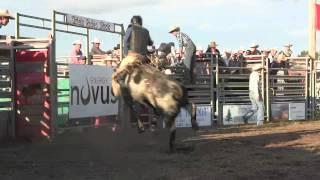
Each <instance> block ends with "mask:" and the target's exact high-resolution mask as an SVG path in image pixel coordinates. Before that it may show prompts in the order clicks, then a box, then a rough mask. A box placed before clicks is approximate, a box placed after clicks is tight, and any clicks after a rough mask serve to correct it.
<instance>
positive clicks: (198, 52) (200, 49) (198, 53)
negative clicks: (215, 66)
mask: <svg viewBox="0 0 320 180" xmlns="http://www.w3.org/2000/svg"><path fill="white" fill-rule="evenodd" d="M196 56H197V58H203V57H204V52H203V48H202V47H201V46H197V51H196Z"/></svg>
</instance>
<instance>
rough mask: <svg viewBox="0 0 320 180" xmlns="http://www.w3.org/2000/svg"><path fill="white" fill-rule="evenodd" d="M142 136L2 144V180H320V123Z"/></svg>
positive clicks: (91, 135)
mask: <svg viewBox="0 0 320 180" xmlns="http://www.w3.org/2000/svg"><path fill="white" fill-rule="evenodd" d="M177 135H178V139H177V140H178V147H180V148H181V147H183V148H182V149H180V150H178V152H176V153H173V154H169V153H168V152H167V149H168V147H167V140H168V137H167V136H168V131H167V130H160V131H158V132H157V133H151V132H145V133H144V134H137V132H136V130H135V129H131V130H127V131H123V130H119V131H117V132H115V133H114V132H112V131H111V130H110V129H108V128H106V127H101V128H99V129H91V130H88V131H86V132H65V133H63V134H60V135H58V136H57V137H56V138H55V140H54V141H53V142H51V143H48V142H37V143H35V142H33V143H17V142H15V143H12V142H11V143H2V144H0V180H11V179H12V180H20V179H23V180H29V179H30V180H34V179H39V180H47V179H50V180H51V179H58V180H64V179H65V180H84V179H88V180H96V179H99V180H100V179H102V180H105V179H107V180H108V179H112V180H113V179H115V180H117V179H120V180H122V179H123V180H153V179H158V180H170V179H182V180H193V179H195V180H206V179H228V180H229V179H259V180H261V179H293V180H295V179H297V180H298V179H299V180H301V179H308V180H311V179H315V180H316V179H317V180H319V179H320V122H316V121H314V122H293V123H281V124H279V123H277V124H267V125H265V126H263V127H259V128H257V127H256V126H254V125H249V126H240V127H221V128H215V129H210V130H202V131H200V132H197V133H194V132H193V131H192V130H191V129H179V130H178V134H177Z"/></svg>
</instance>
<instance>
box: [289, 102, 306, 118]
mask: <svg viewBox="0 0 320 180" xmlns="http://www.w3.org/2000/svg"><path fill="white" fill-rule="evenodd" d="M305 106H306V105H305V103H290V104H289V120H304V119H306V109H305Z"/></svg>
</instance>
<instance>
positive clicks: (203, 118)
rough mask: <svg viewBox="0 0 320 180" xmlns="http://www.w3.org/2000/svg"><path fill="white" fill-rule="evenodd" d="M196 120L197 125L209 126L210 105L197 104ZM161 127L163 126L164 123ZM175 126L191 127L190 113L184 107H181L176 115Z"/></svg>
mask: <svg viewBox="0 0 320 180" xmlns="http://www.w3.org/2000/svg"><path fill="white" fill-rule="evenodd" d="M196 120H197V122H198V125H199V126H200V127H203V126H211V107H210V106H197V111H196ZM163 127H165V124H164V126H163ZM176 127H177V128H186V127H192V125H191V115H190V113H189V112H188V111H187V110H186V109H184V108H181V110H180V113H179V114H178V116H177V117H176Z"/></svg>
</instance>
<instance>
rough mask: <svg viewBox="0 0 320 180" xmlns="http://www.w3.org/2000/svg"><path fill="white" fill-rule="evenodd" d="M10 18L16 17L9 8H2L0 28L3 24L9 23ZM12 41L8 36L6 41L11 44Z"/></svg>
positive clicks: (0, 11)
mask: <svg viewBox="0 0 320 180" xmlns="http://www.w3.org/2000/svg"><path fill="white" fill-rule="evenodd" d="M10 19H14V17H13V16H12V15H11V14H10V13H9V11H8V10H0V29H1V28H2V26H6V25H8V23H9V21H10ZM2 38H3V39H4V37H1V39H2ZM11 42H12V40H11V37H10V36H6V43H7V44H8V45H10V44H11Z"/></svg>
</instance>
